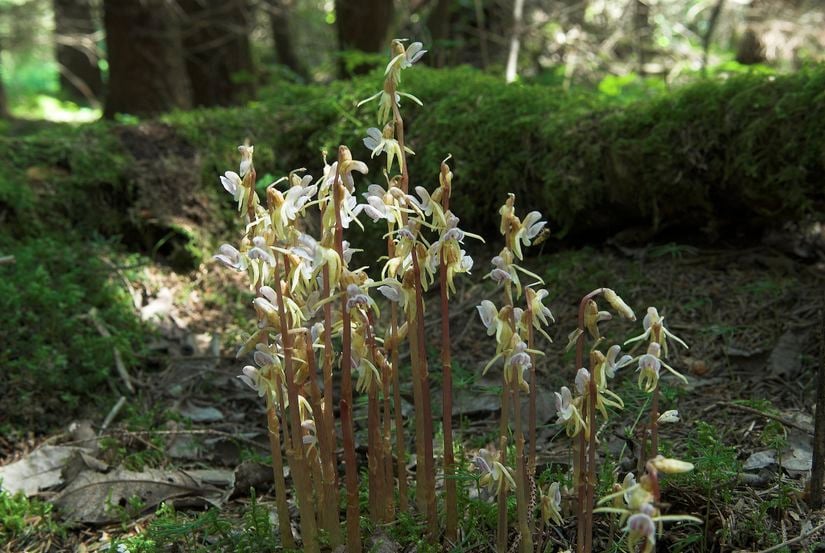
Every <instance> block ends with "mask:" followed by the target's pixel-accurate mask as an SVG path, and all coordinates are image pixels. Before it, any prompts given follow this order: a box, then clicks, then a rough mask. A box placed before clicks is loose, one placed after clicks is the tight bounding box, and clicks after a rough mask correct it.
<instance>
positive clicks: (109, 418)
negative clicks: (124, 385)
mask: <svg viewBox="0 0 825 553" xmlns="http://www.w3.org/2000/svg"><path fill="white" fill-rule="evenodd" d="M124 405H126V398H125V397H124V396H120V399H119V400H117V403H115V405H114V407H112V410H111V411H109V414H108V415H106V418H105V419H103V424H102V425H100V431H101V432H103V431H104V430H106V429H107V428H109V425H110V424H112V421H113V420H115V417H117V414H118V413H120V410H121V409H123V406H124Z"/></svg>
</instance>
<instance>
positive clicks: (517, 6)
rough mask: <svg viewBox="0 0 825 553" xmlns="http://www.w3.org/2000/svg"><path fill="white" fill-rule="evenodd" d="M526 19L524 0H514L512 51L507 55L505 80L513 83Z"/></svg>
mask: <svg viewBox="0 0 825 553" xmlns="http://www.w3.org/2000/svg"><path fill="white" fill-rule="evenodd" d="M523 19H524V0H515V2H513V30H512V34H511V35H510V52H509V54H508V55H507V67H506V68H505V70H504V80H505V81H507V82H508V83H512V82H513V81H515V80H516V77H518V53H519V50H520V49H521V33H522V28H521V27H522V21H523Z"/></svg>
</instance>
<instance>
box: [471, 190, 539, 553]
mask: <svg viewBox="0 0 825 553" xmlns="http://www.w3.org/2000/svg"><path fill="white" fill-rule="evenodd" d="M515 201H516V197H515V195H513V194H509V195H508V197H507V200H506V201H505V203H504V205H502V206H501V208H500V209H499V215H500V216H501V224H500V226H499V230H500V232H501V234H502V235H503V237H504V243H505V246H504V248H503V249H502V250H501V252H499V254H498V255H496V256H495V257H493V259H492V260H491V264H492V266H493V269H492V270H491V271H490V272H489V273H488V274H487V277H488V278H490V279H491V280H492V281H493V282H495V283H496V284H497V285H498V287H500V288H501V289H502V292H503V294H502V298H503V305H502V306H501V307H500V308H499V307H496V305H495V304H494V303H493V302H492V301H490V300H484V301H482V302H481V304H480V305H479V306H478V307H477V309H478V314H479V317H480V318H481V322H482V324H484V326H485V328H486V329H487V334H488V335H489V336H495V340H496V353H495V355H494V356H493V358H492V359H491V360H490V361H489V362H488V363H487V365H486V366H485V367H484V371H483V372H484V373H486V372H487V371H488V370H489V369H490V368H491V367H492V366H493V365H495V364H496V363H497V362H498V361H499V360H503V374H502V380H503V386H502V392H501V421H500V432H499V450H500V451H501V455H500V459H499V461H498V464H497V465H495V467H496V468H497V469H498V470H491V471H488V472H487V474H485V475H484V476H483V478H489V479H491V483H492V481H496V480H497V482H496V485H495V488H496V490H497V493H498V508H499V520H498V537H497V548H498V550H499V551H503V550H504V549H506V547H507V533H508V527H507V518H506V512H507V509H506V497H505V493H504V492H506V491H507V490H509V489H514V491H515V492H516V505H517V508H518V526H519V536H520V538H519V548H520V550H521V551H532V550H533V542H532V533H533V531H532V526H533V511H534V509H535V506H536V505H535V503H536V499H535V490H534V486H533V484H532V482H533V480H534V477H535V448H536V442H535V439H536V437H535V416H536V414H535V409H536V403H535V401H536V400H535V382H536V372H535V358H536V356H537V355H543V353H542V352H541V351H540V350H537V349H535V346H534V344H533V342H534V332H538V333H540V334H541V335H542V336H544V337H545V338H546V339H547V340H548V341H551V340H550V336H549V335H548V334H547V332H546V331H545V330H544V328H545V327H546V326H547V325H548V324H550V323H551V322H555V321H554V319H553V314H552V312H551V311H550V308H549V307H547V306H546V305H545V304H544V301H545V300H546V298H547V297H548V296H549V292H548V291H547V290H545V289H536V287H537V286H540V285H542V284H544V281H543V280H542V279H541V277H539V276H538V275H536V274H535V273H533V272H531V271H529V270H527V269H525V268H524V267H522V266H521V265H519V262H521V261H522V260H523V259H524V255H523V253H522V247H527V246H530V245H532V244H535V243H540V242H541V241H542V240H543V239H544V238H545V236H546V231H545V228H544V227H545V225H546V222H545V221H542V220H541V214H540V213H539V212H538V211H531V212H530V213H528V214H527V215H525V216H524V218H523V219H521V218H519V217H518V216H517V215H516V209H515ZM522 276H524V277H528V278H530V279H532V282H530V283H528V284H527V285H526V286H525V285H524V284H523V283H522V280H521V279H522ZM522 296H524V299H525V304H524V307H521V306H517V305H516V303H515V302H516V301H519V300H521V299H522ZM531 384H532V386H531ZM522 392H523V393H526V394H529V403H528V404H529V415H528V416H529V422H528V428H529V431H530V434H529V440H530V443H529V456H526V455H525V437H524V431H523V425H522V421H521V411H522V406H521V396H520V394H521V393H522ZM510 402H512V408H513V413H514V418H515V421H514V423H515V445H516V460H515V464H516V467H515V473H516V478H515V480H513V478H512V477H511V476H510V475H511V472H512V471H511V469H509V468H507V467H506V465H505V462H506V459H505V455H504V452H505V451H506V448H507V441H508V437H509V435H510V430H509V420H508V419H509V410H510V407H509V404H510ZM482 457H483V455H482ZM482 460H483V459H482ZM476 464H477V465H478V466H479V467H484V466H490V467H492V465H489V463H487V464H486V465H485V463H481V462H477V463H476ZM528 483H529V484H528ZM527 487H529V489H530V499H529V501H528V496H527V490H526V489H525V488H527Z"/></svg>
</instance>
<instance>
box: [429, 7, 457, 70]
mask: <svg viewBox="0 0 825 553" xmlns="http://www.w3.org/2000/svg"><path fill="white" fill-rule="evenodd" d="M451 4H452V2H451V0H438V3H436V5H435V7H434V8H433V10H432V11H431V12H430V15H428V16H427V27H428V28H429V29H430V36H431V38H432V43H431V44H428V46H429V47H430V49H431V50H432V51H434V52H435V56H433V58H432V60H433V65H435V67H444V65H446V63H447V45H446V42H447V39H448V38H450V5H451Z"/></svg>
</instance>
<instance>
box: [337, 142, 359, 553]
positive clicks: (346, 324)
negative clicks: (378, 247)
mask: <svg viewBox="0 0 825 553" xmlns="http://www.w3.org/2000/svg"><path fill="white" fill-rule="evenodd" d="M345 151H346V146H341V147H340V148H339V149H338V165H337V171H336V173H335V180H334V181H333V183H332V189H333V202H334V204H333V207H334V209H335V250H336V252H337V253H338V257H339V258H340V262H341V263H342V264H343V263H344V226H343V224H342V221H341V207H342V202H343V199H344V198H343V191H342V188H343V184H342V183H341V178H340V176H341V175H340V170H341V164H342V163H343V161H344V159H343V156H342V153H343V152H345ZM341 324H342V328H341V332H342V338H341V341H342V349H341V402H340V409H341V432H342V434H343V438H344V471H345V474H344V476H345V480H346V489H347V551H349V552H350V553H360V551H361V512H360V506H359V505H358V467H357V466H356V464H355V463H356V459H355V432H354V429H353V421H352V326H351V323H350V314H349V310H348V309H347V297H346V294H344V295H343V297H342V298H341Z"/></svg>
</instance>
